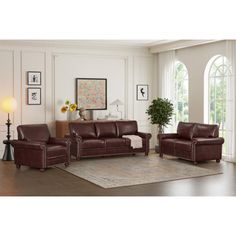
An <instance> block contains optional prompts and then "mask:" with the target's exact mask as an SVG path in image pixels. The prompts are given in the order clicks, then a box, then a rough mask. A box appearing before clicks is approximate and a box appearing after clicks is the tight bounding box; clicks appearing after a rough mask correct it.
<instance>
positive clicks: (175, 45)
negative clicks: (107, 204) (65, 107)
mask: <svg viewBox="0 0 236 236" xmlns="http://www.w3.org/2000/svg"><path fill="white" fill-rule="evenodd" d="M214 41H216V40H166V39H163V40H151V39H150V40H149V39H145V40H133V39H132V40H127V39H126V40H105V39H104V40H96V39H92V40H91V39H89V40H85V39H83V40H0V45H1V44H2V45H19V44H20V45H24V46H42V45H43V46H49V47H64V46H65V47H133V48H147V49H149V50H150V52H151V53H158V52H163V51H168V50H176V49H180V48H185V47H192V46H196V45H201V44H205V43H211V42H214Z"/></svg>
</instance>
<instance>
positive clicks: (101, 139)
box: [69, 120, 152, 160]
mask: <svg viewBox="0 0 236 236" xmlns="http://www.w3.org/2000/svg"><path fill="white" fill-rule="evenodd" d="M69 132H70V138H71V141H72V143H71V155H73V156H75V157H76V159H77V160H79V159H81V158H86V157H92V156H110V155H119V154H128V153H129V154H134V153H145V155H146V156H147V155H148V153H149V142H150V138H151V137H152V135H151V134H149V133H142V132H138V125H137V121H135V120H128V121H124V120H122V121H121V120H119V121H91V122H70V123H69ZM123 135H138V136H140V137H141V138H142V139H143V145H142V148H132V147H131V142H130V140H128V139H126V138H122V136H123Z"/></svg>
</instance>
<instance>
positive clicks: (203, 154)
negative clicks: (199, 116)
mask: <svg viewBox="0 0 236 236" xmlns="http://www.w3.org/2000/svg"><path fill="white" fill-rule="evenodd" d="M158 139H159V146H160V157H163V154H167V155H172V156H177V157H180V158H182V159H186V160H190V161H193V162H194V164H197V163H198V162H200V161H208V160H216V162H220V160H221V156H222V145H223V143H224V139H223V138H221V137H219V126H218V125H208V124H198V123H188V122H179V124H178V128H177V133H171V134H159V135H158Z"/></svg>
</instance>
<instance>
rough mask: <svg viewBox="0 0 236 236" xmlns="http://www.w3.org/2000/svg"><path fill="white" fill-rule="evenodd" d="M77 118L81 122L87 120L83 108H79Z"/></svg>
mask: <svg viewBox="0 0 236 236" xmlns="http://www.w3.org/2000/svg"><path fill="white" fill-rule="evenodd" d="M79 116H80V119H81V120H87V119H86V114H85V109H84V108H83V107H81V108H79Z"/></svg>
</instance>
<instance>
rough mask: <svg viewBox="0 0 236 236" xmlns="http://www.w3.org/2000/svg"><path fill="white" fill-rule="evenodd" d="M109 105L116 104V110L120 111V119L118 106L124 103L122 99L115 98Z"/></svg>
mask: <svg viewBox="0 0 236 236" xmlns="http://www.w3.org/2000/svg"><path fill="white" fill-rule="evenodd" d="M110 105H115V106H116V109H117V111H118V112H120V119H121V120H122V111H119V106H120V105H124V103H123V102H122V101H120V100H119V99H116V100H115V101H113V102H112V103H110Z"/></svg>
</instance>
